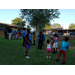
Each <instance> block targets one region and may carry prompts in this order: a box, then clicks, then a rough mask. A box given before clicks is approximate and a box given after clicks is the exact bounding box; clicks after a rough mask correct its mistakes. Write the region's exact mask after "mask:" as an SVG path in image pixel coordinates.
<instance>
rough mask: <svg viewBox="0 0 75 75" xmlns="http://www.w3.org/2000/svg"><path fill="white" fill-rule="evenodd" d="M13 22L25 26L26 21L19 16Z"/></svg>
mask: <svg viewBox="0 0 75 75" xmlns="http://www.w3.org/2000/svg"><path fill="white" fill-rule="evenodd" d="M12 24H14V25H19V26H22V27H24V26H25V21H23V20H22V19H20V18H19V17H17V18H15V19H14V20H12Z"/></svg>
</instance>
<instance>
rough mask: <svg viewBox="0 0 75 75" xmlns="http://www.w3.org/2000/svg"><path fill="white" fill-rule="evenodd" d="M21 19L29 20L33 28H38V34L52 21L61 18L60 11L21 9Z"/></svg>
mask: <svg viewBox="0 0 75 75" xmlns="http://www.w3.org/2000/svg"><path fill="white" fill-rule="evenodd" d="M20 11H21V18H22V19H25V20H27V21H28V22H29V23H30V25H31V27H33V28H36V32H37V34H38V31H39V30H42V29H43V28H44V27H45V24H48V23H49V22H50V21H51V20H53V19H55V18H59V14H60V12H59V10H58V9H21V10H20Z"/></svg>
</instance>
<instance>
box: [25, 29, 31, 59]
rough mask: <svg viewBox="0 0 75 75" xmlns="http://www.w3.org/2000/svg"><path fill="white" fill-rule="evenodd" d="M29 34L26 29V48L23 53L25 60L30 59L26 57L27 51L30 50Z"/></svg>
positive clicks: (28, 30)
mask: <svg viewBox="0 0 75 75" xmlns="http://www.w3.org/2000/svg"><path fill="white" fill-rule="evenodd" d="M29 33H30V29H27V34H26V38H25V40H26V45H25V47H26V51H25V53H24V54H25V55H26V58H30V57H29V56H28V51H29V49H30V37H29V36H30V35H29Z"/></svg>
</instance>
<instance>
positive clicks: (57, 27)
mask: <svg viewBox="0 0 75 75" xmlns="http://www.w3.org/2000/svg"><path fill="white" fill-rule="evenodd" d="M51 27H52V29H60V28H61V25H60V24H58V23H54V24H52V25H51Z"/></svg>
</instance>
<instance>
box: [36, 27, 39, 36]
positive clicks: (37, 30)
mask: <svg viewBox="0 0 75 75" xmlns="http://www.w3.org/2000/svg"><path fill="white" fill-rule="evenodd" d="M38 34H39V28H38V26H36V36H37V35H38Z"/></svg>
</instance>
